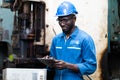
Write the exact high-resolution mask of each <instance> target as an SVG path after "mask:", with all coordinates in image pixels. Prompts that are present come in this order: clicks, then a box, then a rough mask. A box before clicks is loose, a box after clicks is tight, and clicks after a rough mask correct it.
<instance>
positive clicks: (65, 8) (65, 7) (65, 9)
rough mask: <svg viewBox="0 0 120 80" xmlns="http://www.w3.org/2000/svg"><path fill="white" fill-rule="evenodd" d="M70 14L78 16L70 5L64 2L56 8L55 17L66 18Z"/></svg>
mask: <svg viewBox="0 0 120 80" xmlns="http://www.w3.org/2000/svg"><path fill="white" fill-rule="evenodd" d="M70 14H78V12H77V10H76V8H75V6H74V5H73V4H72V3H70V2H67V1H64V2H63V3H61V4H60V5H59V6H58V8H57V13H56V16H67V15H70Z"/></svg>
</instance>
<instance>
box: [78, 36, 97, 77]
mask: <svg viewBox="0 0 120 80" xmlns="http://www.w3.org/2000/svg"><path fill="white" fill-rule="evenodd" d="M82 58H83V61H82V63H78V64H77V66H78V68H79V70H80V73H81V74H82V75H90V74H92V73H94V72H95V70H96V67H97V62H96V49H95V44H94V41H93V39H92V38H91V37H87V38H85V39H84V40H83V42H82Z"/></svg>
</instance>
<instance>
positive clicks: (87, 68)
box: [50, 27, 96, 80]
mask: <svg viewBox="0 0 120 80" xmlns="http://www.w3.org/2000/svg"><path fill="white" fill-rule="evenodd" d="M50 55H51V56H52V57H54V58H55V59H58V60H63V61H65V62H68V63H72V64H76V65H77V66H78V68H79V72H74V71H72V70H70V69H63V70H58V69H55V77H54V80H83V77H82V76H83V75H89V74H92V73H94V72H95V70H96V50H95V44H94V41H93V39H92V38H91V36H90V35H88V34H87V33H86V32H84V31H82V30H80V29H78V27H76V28H75V30H74V31H73V33H72V34H71V35H70V36H69V38H68V39H66V35H65V34H64V33H61V34H59V35H57V36H55V37H54V38H53V40H52V44H51V49H50Z"/></svg>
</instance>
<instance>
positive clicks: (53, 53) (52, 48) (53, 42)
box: [50, 38, 56, 58]
mask: <svg viewBox="0 0 120 80" xmlns="http://www.w3.org/2000/svg"><path fill="white" fill-rule="evenodd" d="M55 52H56V49H55V38H53V40H52V44H51V47H50V56H51V57H54V58H56V56H55Z"/></svg>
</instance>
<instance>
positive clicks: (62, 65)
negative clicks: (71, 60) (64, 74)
mask: <svg viewBox="0 0 120 80" xmlns="http://www.w3.org/2000/svg"><path fill="white" fill-rule="evenodd" d="M54 62H55V63H54V66H53V67H55V68H57V69H65V68H66V66H67V63H66V62H64V61H62V60H54Z"/></svg>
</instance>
